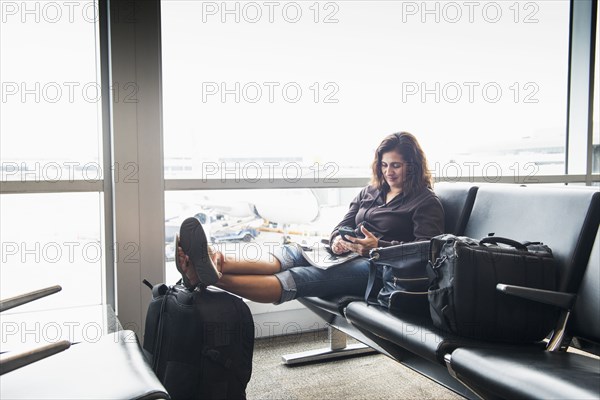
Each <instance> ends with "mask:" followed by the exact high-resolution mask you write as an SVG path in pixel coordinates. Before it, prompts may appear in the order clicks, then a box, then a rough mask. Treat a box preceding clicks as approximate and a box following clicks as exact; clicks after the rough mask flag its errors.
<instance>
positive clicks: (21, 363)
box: [0, 340, 71, 375]
mask: <svg viewBox="0 0 600 400" xmlns="http://www.w3.org/2000/svg"><path fill="white" fill-rule="evenodd" d="M69 347H71V342H69V341H68V340H61V341H60V342H56V343H51V344H49V345H46V346H42V347H38V348H36V349H33V350H30V351H26V352H23V353H18V354H14V355H13V354H10V353H9V354H8V355H4V357H1V358H0V375H4V374H5V373H7V372H11V371H14V370H15V369H18V368H21V367H25V366H26V365H29V364H32V363H34V362H36V361H39V360H42V359H44V358H46V357H50V356H52V355H54V354H56V353H60V352H61V351H64V350H66V349H68V348H69Z"/></svg>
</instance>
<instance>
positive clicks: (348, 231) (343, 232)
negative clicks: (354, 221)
mask: <svg viewBox="0 0 600 400" xmlns="http://www.w3.org/2000/svg"><path fill="white" fill-rule="evenodd" d="M338 232H339V233H340V236H341V237H342V240H345V241H346V242H350V240H348V239H347V238H346V236H352V237H354V238H355V237H356V232H355V231H354V229H352V228H350V227H349V226H342V227H341V228H340V229H338Z"/></svg>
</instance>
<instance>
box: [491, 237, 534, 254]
mask: <svg viewBox="0 0 600 400" xmlns="http://www.w3.org/2000/svg"><path fill="white" fill-rule="evenodd" d="M486 243H489V244H498V243H502V244H505V245H508V246H512V247H514V248H515V249H517V250H522V251H527V246H525V245H524V244H523V243H520V242H517V241H516V240H512V239H508V238H504V237H499V236H488V237H484V238H483V239H481V240H480V241H479V244H486Z"/></svg>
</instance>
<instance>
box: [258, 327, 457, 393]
mask: <svg viewBox="0 0 600 400" xmlns="http://www.w3.org/2000/svg"><path fill="white" fill-rule="evenodd" d="M349 343H351V342H350V341H349ZM327 345H328V343H327V332H326V331H319V332H306V333H302V334H298V335H291V336H278V337H271V338H264V339H257V340H256V342H255V348H254V361H253V372H252V379H251V380H250V383H249V384H248V388H247V390H246V395H247V398H248V400H262V399H298V400H304V399H315V400H316V399H319V400H321V399H461V398H462V397H461V396H459V395H457V394H455V393H454V392H452V391H450V390H448V389H446V388H444V387H442V386H440V385H438V384H437V383H435V382H433V381H431V380H429V379H428V378H425V377H424V376H422V375H420V374H418V373H416V372H414V371H412V370H411V369H409V368H406V367H404V366H403V365H401V364H399V363H397V362H395V361H393V360H391V359H389V358H388V357H386V356H384V355H381V354H374V355H366V356H359V357H354V358H346V359H341V360H336V361H329V362H320V363H311V364H302V365H297V366H286V365H284V364H283V363H282V361H281V356H282V355H284V354H292V353H297V352H302V351H306V350H313V349H319V348H322V347H327Z"/></svg>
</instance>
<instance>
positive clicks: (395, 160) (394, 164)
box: [381, 151, 407, 190]
mask: <svg viewBox="0 0 600 400" xmlns="http://www.w3.org/2000/svg"><path fill="white" fill-rule="evenodd" d="M406 169H407V165H406V163H405V162H404V157H402V156H401V155H400V154H399V153H398V152H396V151H389V152H387V153H383V155H382V156H381V174H382V175H383V178H384V179H385V181H386V182H387V184H388V185H390V188H392V189H400V190H402V185H403V184H404V180H405V179H406Z"/></svg>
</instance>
